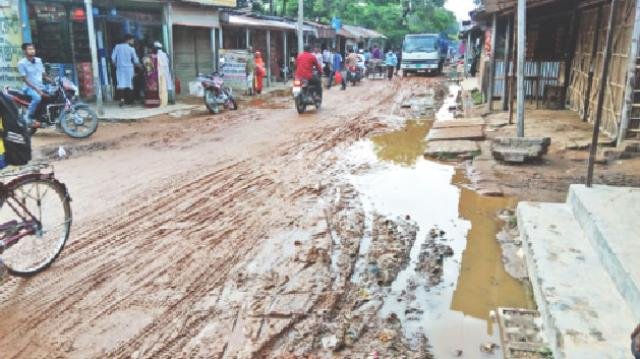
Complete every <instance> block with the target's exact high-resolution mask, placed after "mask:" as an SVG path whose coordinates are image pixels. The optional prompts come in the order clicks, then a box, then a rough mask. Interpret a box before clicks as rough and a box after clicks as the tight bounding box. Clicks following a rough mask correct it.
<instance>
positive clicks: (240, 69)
mask: <svg viewBox="0 0 640 359" xmlns="http://www.w3.org/2000/svg"><path fill="white" fill-rule="evenodd" d="M220 57H222V58H224V66H223V67H222V73H223V74H224V84H225V85H226V86H229V87H231V88H232V89H234V90H236V91H244V90H246V88H247V75H246V72H245V67H246V65H247V58H248V57H249V52H247V50H228V49H220Z"/></svg>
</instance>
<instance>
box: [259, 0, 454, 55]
mask: <svg viewBox="0 0 640 359" xmlns="http://www.w3.org/2000/svg"><path fill="white" fill-rule="evenodd" d="M253 2H254V4H255V3H262V4H264V5H266V4H269V3H270V2H271V0H254V1H253ZM444 2H445V0H304V13H305V18H306V19H309V20H315V21H321V22H324V23H330V21H331V19H332V18H333V17H334V16H337V17H339V18H340V19H341V20H342V22H343V23H345V24H354V25H359V26H364V27H367V28H370V29H374V30H376V31H378V32H380V33H383V34H384V35H385V36H387V37H388V38H389V40H390V42H391V43H392V44H395V45H399V44H400V43H401V42H402V39H403V38H404V35H405V34H408V33H446V34H456V33H457V32H458V23H457V21H456V18H455V16H454V14H453V13H452V12H451V11H449V10H446V9H445V8H444V7H443V6H444ZM285 5H286V10H285V11H284V13H283V10H284V9H285ZM254 6H256V5H254ZM273 6H274V10H275V11H274V12H275V14H277V15H283V14H284V15H286V16H290V17H295V16H297V13H298V0H273ZM256 7H258V8H263V9H266V8H268V6H261V5H258V6H256Z"/></svg>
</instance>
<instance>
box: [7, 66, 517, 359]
mask: <svg viewBox="0 0 640 359" xmlns="http://www.w3.org/2000/svg"><path fill="white" fill-rule="evenodd" d="M441 82H442V81H441V80H440V79H434V78H408V79H404V80H402V81H401V80H400V79H396V80H394V81H393V82H391V83H389V82H387V81H369V82H366V83H364V84H362V85H360V86H358V87H357V88H349V89H348V90H347V91H346V92H343V91H339V90H338V89H333V90H331V91H328V92H325V103H324V107H323V109H322V110H321V111H320V112H318V113H315V112H313V111H311V112H310V113H308V114H305V115H304V116H299V115H298V114H297V113H295V111H294V110H293V106H292V101H291V99H290V98H288V97H284V96H283V97H277V96H272V97H269V98H267V99H266V100H265V101H262V100H255V101H252V103H250V104H245V106H244V107H242V108H241V109H240V110H239V111H237V112H228V113H225V114H222V115H220V116H215V117H214V116H210V115H208V114H205V113H199V114H195V115H192V116H188V117H184V118H179V119H176V118H171V117H167V118H159V119H155V120H153V121H146V122H140V123H135V124H119V125H110V126H109V125H107V126H103V127H101V128H100V130H99V132H98V133H97V134H96V135H95V136H94V137H93V138H92V139H91V140H90V141H88V142H67V140H66V139H64V138H61V137H59V136H58V135H55V134H46V133H44V134H39V138H38V139H37V140H36V141H37V144H38V147H39V148H40V150H41V155H42V156H47V155H49V154H51V153H55V152H56V151H54V150H55V149H57V146H58V145H60V144H63V145H64V146H65V147H66V148H67V151H68V152H69V153H71V157H70V158H69V159H66V160H63V161H57V162H56V163H55V166H56V172H57V175H58V176H59V177H60V178H61V180H63V181H64V182H65V183H67V185H68V187H69V190H70V192H71V195H72V197H73V199H74V201H73V210H74V221H75V222H74V228H73V231H72V236H71V238H70V241H69V242H68V246H67V247H66V248H65V249H64V251H63V253H62V255H61V257H60V258H59V260H58V261H57V262H56V263H55V264H54V265H53V266H52V267H51V268H50V269H49V270H48V271H46V272H44V273H42V274H40V275H38V276H37V277H34V278H31V279H10V280H9V281H8V282H5V283H3V284H2V285H1V286H0V323H2V325H1V326H0V353H2V354H1V356H2V357H3V358H39V357H42V358H44V357H47V358H49V357H64V358H67V357H69V358H92V357H95V358H102V357H122V358H125V357H126V358H129V357H131V358H163V357H166V358H177V357H184V358H255V357H257V358H262V357H265V358H300V357H309V358H310V357H327V356H331V355H332V354H333V355H338V356H351V357H358V358H360V357H363V358H364V357H368V356H373V357H375V355H379V356H381V357H394V358H395V357H408V358H429V357H431V356H432V353H433V348H436V350H435V352H436V353H438V352H441V351H443V350H446V351H449V350H450V349H451V348H454V349H456V348H457V347H456V343H449V342H446V340H443V342H446V343H444V344H443V342H438V341H440V339H439V337H442V334H441V333H439V332H440V331H441V330H442V331H443V330H445V329H446V328H447V327H446V325H445V324H444V322H443V321H440V322H438V321H437V320H434V321H433V322H434V323H435V324H433V325H430V326H429V325H425V324H426V323H428V322H429V321H430V320H431V319H432V318H438V317H443V316H444V317H446V318H453V317H455V316H454V315H452V314H450V313H453V312H459V313H461V314H460V315H461V316H463V317H467V316H471V317H474V318H476V319H477V320H480V325H484V329H487V326H489V325H488V324H487V323H486V319H488V318H486V316H487V313H486V310H485V309H486V308H488V307H490V306H493V305H514V306H517V305H519V306H527V305H528V302H527V298H526V295H525V294H524V290H523V288H522V287H520V286H519V284H518V283H516V282H513V281H512V280H510V278H507V277H504V275H505V273H504V271H503V270H502V271H500V270H499V266H498V264H499V261H500V258H499V254H498V253H497V245H495V243H494V242H492V241H491V236H493V232H495V231H496V230H497V229H495V230H494V229H489V230H488V231H485V232H482V229H479V231H480V232H478V230H476V232H475V233H477V234H476V235H478V236H480V237H482V240H483V241H486V240H487V238H486V237H488V242H486V243H487V244H486V246H488V248H490V249H488V250H487V249H486V248H485V246H484V245H481V243H483V242H481V241H480V240H478V245H481V246H482V247H483V248H484V249H481V252H480V253H491V255H488V257H490V258H489V259H491V258H493V259H492V262H491V263H486V261H484V263H483V264H480V265H481V266H484V267H482V268H484V269H481V272H475V271H474V270H473V268H471V269H469V268H467V267H465V266H464V261H465V259H464V258H465V256H466V257H470V258H472V259H471V260H467V262H470V263H473V258H474V256H473V255H469V254H464V255H463V254H462V252H463V250H464V248H465V244H464V240H465V236H466V234H467V231H468V230H469V227H470V226H469V222H466V221H464V220H463V219H460V217H462V218H464V219H467V220H468V221H470V222H471V223H472V226H475V225H476V224H475V223H485V222H486V223H485V224H484V225H483V224H479V225H480V226H484V227H487V226H489V227H491V228H493V227H492V226H497V221H496V220H494V217H495V213H493V211H494V209H495V210H497V209H498V207H501V206H502V202H500V203H496V204H495V208H494V207H493V205H492V207H491V208H490V210H488V211H487V213H486V215H484V216H483V215H482V213H481V212H479V210H478V209H477V208H476V209H473V208H474V207H473V206H471V207H469V205H466V206H465V205H462V204H460V205H458V202H459V201H460V200H461V198H462V199H464V198H470V200H471V201H474V202H473V203H477V202H478V201H480V200H479V199H478V198H476V197H474V196H475V194H471V193H467V192H465V191H466V190H460V189H459V188H458V187H455V186H453V185H451V177H452V176H453V175H454V172H455V171H454V169H453V167H450V166H445V165H440V164H435V163H432V162H428V161H425V160H423V159H421V158H420V153H421V151H422V146H423V145H422V138H423V137H424V134H425V133H426V130H427V129H426V128H425V127H424V126H423V123H424V122H410V123H409V124H408V125H407V126H406V127H405V119H406V118H408V117H413V116H414V115H415V114H413V113H412V111H411V110H407V109H402V108H401V106H400V104H402V103H403V102H404V101H405V100H406V99H408V98H411V97H415V96H418V97H420V96H431V95H432V94H435V98H436V102H438V101H441V100H442V98H443V97H444V96H446V94H445V93H444V91H443V89H446V87H444V86H442V83H441ZM426 116H427V117H429V116H430V115H429V114H428V113H427V114H426ZM398 129H401V130H400V131H404V132H405V134H409V137H407V136H404V135H402V134H400V135H398V134H394V132H393V131H394V130H396V131H397V130H398ZM415 131H418V133H416V132H415ZM383 133H391V134H390V135H386V137H379V136H376V135H381V134H383ZM370 137H373V140H368V139H367V138H370ZM376 141H377V142H376ZM398 141H400V142H401V143H406V144H407V147H406V148H405V147H402V146H401V147H398V146H394V145H393V144H394V143H396V142H398ZM376 143H377V144H376ZM388 143H391V145H385V144H388ZM367 146H370V147H369V148H370V149H372V150H371V151H370V153H367V154H366V156H370V157H371V158H372V159H373V161H360V160H357V157H358V156H359V153H361V152H359V150H357V149H358V148H362V147H367ZM376 146H377V147H376ZM398 148H399V149H398ZM352 156H353V158H351V157H352ZM398 159H399V160H398ZM397 161H400V162H399V163H397ZM380 171H387V172H383V173H385V174H384V175H382V176H378V177H377V176H376V173H378V174H380V173H381V172H380ZM389 171H390V172H389ZM411 171H414V172H411ZM415 171H417V172H415ZM423 172H424V173H423ZM386 173H391V174H388V175H387V174H386ZM393 173H395V175H394V174H393ZM416 173H417V174H418V175H420V176H426V177H416ZM430 175H437V176H438V177H437V178H434V182H433V186H439V187H437V188H435V189H434V188H432V189H430V190H428V191H425V190H420V189H418V190H417V191H416V192H415V194H416V195H415V196H414V198H415V199H416V200H420V201H423V200H425V199H426V200H428V199H429V198H426V197H424V196H428V195H429V193H436V192H442V193H441V194H442V195H445V197H446V194H447V193H448V194H450V196H449V197H451V198H449V200H450V201H451V202H452V203H448V204H446V205H443V208H448V209H451V211H449V210H447V211H446V212H442V213H441V214H439V216H441V217H442V221H440V219H438V218H439V217H434V218H431V219H428V220H427V219H425V218H427V217H429V214H430V213H431V214H434V215H436V214H437V211H435V212H434V211H433V210H430V211H422V209H421V207H420V206H419V205H412V204H411V201H410V200H411V197H410V196H407V193H410V192H408V191H409V190H411V188H405V192H403V193H401V194H398V195H395V194H394V193H395V192H394V191H397V188H389V190H388V191H387V190H384V188H386V187H385V186H384V185H380V186H379V188H381V189H383V191H387V193H386V194H387V196H385V195H384V193H382V195H381V196H380V197H376V196H377V195H380V192H379V191H378V192H376V191H375V190H372V189H371V183H372V182H371V180H374V181H375V180H383V181H387V185H388V184H389V183H390V182H389V181H397V182H398V183H404V182H402V181H405V180H406V178H407V176H408V177H413V179H414V180H416V179H423V180H427V179H428V178H429V176H430ZM368 176H369V177H368ZM410 185H420V183H416V182H415V181H414V182H407V186H410ZM424 185H425V186H430V185H431V184H424ZM396 187H397V186H396ZM461 191H462V192H461ZM461 193H462V195H460V194H461ZM465 193H466V194H465ZM389 195H391V197H393V198H394V199H395V200H389V202H391V205H389V204H388V203H387V204H385V203H379V201H377V200H376V198H382V199H388V197H389ZM421 196H422V197H421ZM447 198H448V197H447ZM403 201H408V204H407V203H404V204H403ZM507 202H509V201H504V205H505V206H508V205H510V204H509V203H507ZM377 206H378V207H377ZM423 208H424V207H423ZM457 208H459V212H458V211H456V209H457ZM465 208H466V209H471V212H469V211H468V210H466V209H465ZM478 208H479V207H478ZM483 208H484V207H483ZM457 220H459V222H460V223H459V225H460V228H458V229H454V227H455V224H456V223H457V222H456V221H457ZM483 220H484V221H485V222H482V221H483ZM439 222H443V223H439ZM444 222H446V223H444ZM454 222H455V223H454ZM452 223H453V224H452ZM487 223H488V224H487ZM438 225H439V226H440V228H447V229H449V227H451V231H452V232H453V233H457V234H456V235H455V237H456V238H457V239H455V240H453V241H452V242H451V243H448V244H445V243H444V242H445V241H442V242H443V244H442V245H440V244H438V245H436V244H433V243H432V244H431V245H429V241H428V240H425V236H426V234H427V233H428V232H429V229H430V228H428V227H431V226H438ZM452 226H453V227H452ZM484 227H482V228H484ZM469 233H473V231H472V232H469ZM470 235H472V234H470ZM474 241H475V239H474ZM425 243H426V244H425ZM447 247H452V249H453V250H454V254H453V256H452V257H453V258H450V260H447V262H446V264H445V268H444V273H443V274H441V275H439V274H438V273H436V272H438V271H434V270H433V269H434V268H433V267H432V266H434V265H436V264H437V263H438V261H435V262H434V261H433V260H431V259H432V258H431V259H430V255H429V253H432V254H433V253H441V251H442V253H445V252H446V251H447ZM482 250H484V251H485V252H482ZM429 251H431V252H429ZM487 251H488V252H487ZM427 252H429V253H427ZM447 255H450V254H449V253H447ZM492 256H493V257H492ZM475 257H477V256H475ZM460 260H462V261H463V265H462V266H461V265H460V263H459V262H460ZM434 263H436V264H434ZM497 263H498V264H497ZM460 268H462V272H461V273H468V274H466V275H465V276H466V278H468V279H467V280H464V281H463V282H461V283H462V284H464V285H465V286H469V285H470V287H471V288H470V289H465V287H463V286H462V284H461V285H458V289H456V290H455V293H454V291H453V290H452V289H453V288H455V282H456V278H457V277H458V274H457V273H459V272H460ZM500 268H501V267H500ZM418 269H419V270H421V271H422V272H417V271H418ZM409 272H414V273H413V274H411V273H409ZM441 272H442V271H441ZM416 273H418V274H416ZM420 273H422V274H420ZM434 273H435V274H434ZM474 273H476V274H475V275H474ZM489 273H490V274H489ZM485 274H486V275H485ZM416 275H417V276H418V277H420V278H428V279H429V280H428V281H426V282H425V283H423V282H424V281H420V280H418V281H417V282H416V283H414V281H413V279H412V278H413V277H415V276H416ZM421 276H423V277H421ZM496 276H497V277H496ZM485 277H488V278H489V279H487V278H485ZM473 278H477V279H473ZM474 280H477V281H489V280H490V281H491V282H490V283H491V284H490V285H485V284H484V283H482V284H481V287H482V288H479V289H478V288H477V287H475V286H473V285H472V284H473V283H472V282H473V281H474ZM467 282H468V283H467ZM502 283H506V284H505V285H506V286H507V287H504V286H501V284H502ZM417 286H421V287H420V288H418V290H417V291H416V287H417ZM491 286H493V287H494V288H490V287H491ZM404 287H408V288H413V291H414V298H416V297H417V298H418V299H422V298H425V296H427V297H428V295H429V294H428V292H429V291H430V289H432V288H434V290H433V291H434V292H436V294H434V295H435V297H428V298H431V299H430V301H429V302H427V304H429V306H430V307H431V309H429V306H425V305H423V304H424V303H423V304H420V303H418V304H415V303H414V304H411V305H409V303H411V302H412V298H411V297H407V296H406V291H405V292H404V293H403V292H402V291H403V289H404ZM445 287H446V288H452V289H446V288H445ZM485 287H486V288H485ZM438 288H440V289H438ZM495 288H499V290H496V289H495ZM474 290H480V291H483V290H486V291H488V292H487V293H488V294H487V295H489V296H493V297H492V299H491V301H489V302H487V303H484V304H478V303H475V302H473V301H469V300H468V299H466V294H465V293H469V294H473V295H474V296H475V295H483V293H482V292H479V293H478V292H474ZM441 292H442V293H444V294H438V293H441ZM461 296H462V297H461ZM452 297H453V299H452ZM438 298H439V299H438ZM392 301H395V302H396V303H395V304H394V303H392ZM403 301H404V302H403ZM398 303H400V304H398ZM434 303H436V304H434ZM476 309H477V311H478V313H479V314H476V313H475V312H474V310H476ZM429 310H431V311H432V312H429ZM425 312H426V314H425ZM483 313H484V314H483ZM407 315H409V316H410V318H407ZM476 319H474V320H476ZM452 320H454V323H460V324H459V325H460V326H463V325H465V324H464V323H465V322H464V321H458V322H455V320H456V319H455V318H454V319H452ZM467 321H468V320H467ZM411 323H414V324H411ZM415 323H417V324H415ZM470 325H473V327H474V328H476V329H477V327H478V324H477V323H475V322H474V323H472V324H470ZM416 328H421V329H416ZM422 329H424V330H422ZM474 330H475V329H474ZM470 333H471V332H470ZM492 337H493V334H492V333H488V332H486V331H485V332H482V333H480V334H479V335H478V336H476V337H475V339H474V340H475V341H480V340H485V339H486V338H489V339H491V338H492ZM434 339H436V342H432V343H429V340H432V341H433V340H434ZM445 344H446V345H445ZM474 345H475V344H474ZM460 348H462V347H460ZM465 349H466V347H465ZM465 353H467V351H466V350H465ZM437 357H440V356H439V355H438V356H437Z"/></svg>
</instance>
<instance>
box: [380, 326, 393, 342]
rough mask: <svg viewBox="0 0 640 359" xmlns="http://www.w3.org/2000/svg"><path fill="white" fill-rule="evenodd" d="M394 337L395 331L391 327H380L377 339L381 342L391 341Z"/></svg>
mask: <svg viewBox="0 0 640 359" xmlns="http://www.w3.org/2000/svg"><path fill="white" fill-rule="evenodd" d="M395 337H396V332H395V331H394V330H392V329H386V328H385V329H382V330H381V331H380V333H379V334H378V339H379V340H380V341H381V342H383V343H386V342H388V341H391V340H393V339H394V338H395Z"/></svg>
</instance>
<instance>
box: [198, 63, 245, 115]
mask: <svg viewBox="0 0 640 359" xmlns="http://www.w3.org/2000/svg"><path fill="white" fill-rule="evenodd" d="M223 77H224V74H222V75H220V74H218V73H217V72H214V73H213V74H212V75H211V76H204V75H200V76H199V78H200V81H201V83H202V87H203V88H204V103H205V105H206V106H207V109H208V110H209V112H211V113H214V114H218V113H220V107H223V108H226V109H231V110H237V109H238V103H237V102H236V99H235V97H233V91H232V90H231V88H229V87H227V86H224V80H223V79H222V78H223Z"/></svg>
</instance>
